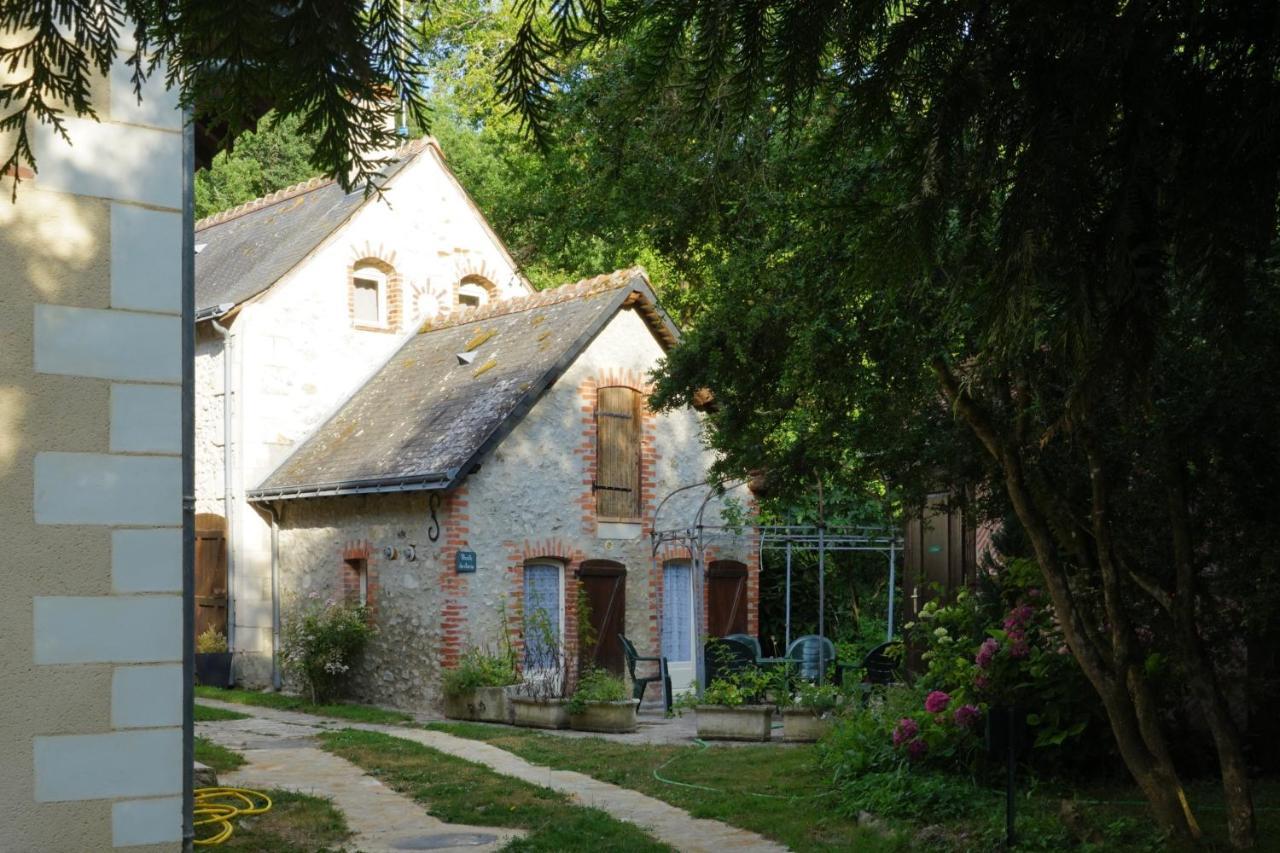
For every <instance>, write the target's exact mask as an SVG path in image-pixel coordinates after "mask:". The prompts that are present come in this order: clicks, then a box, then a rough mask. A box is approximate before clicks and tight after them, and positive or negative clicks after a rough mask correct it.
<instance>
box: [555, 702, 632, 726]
mask: <svg viewBox="0 0 1280 853" xmlns="http://www.w3.org/2000/svg"><path fill="white" fill-rule="evenodd" d="M639 704H640V701H639V700H638V699H623V700H622V701H620V702H588V703H587V707H586V710H584V711H583V712H582V713H581V714H570V715H569V727H570V728H572V729H576V730H577V731H580V732H606V733H612V734H619V733H622V732H634V731H635V730H636V707H637V706H638V705H639Z"/></svg>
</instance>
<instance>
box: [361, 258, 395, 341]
mask: <svg viewBox="0 0 1280 853" xmlns="http://www.w3.org/2000/svg"><path fill="white" fill-rule="evenodd" d="M389 279H390V276H388V274H387V271H386V270H384V269H383V268H382V267H381V266H376V265H374V264H372V263H369V262H361V263H358V264H356V265H355V267H354V268H353V269H352V271H351V322H352V323H353V324H354V325H356V326H361V327H364V328H370V329H385V328H387V326H388V325H389V321H388V313H389V303H390V292H389V291H390V287H389V284H390V281H389Z"/></svg>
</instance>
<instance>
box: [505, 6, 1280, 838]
mask: <svg viewBox="0 0 1280 853" xmlns="http://www.w3.org/2000/svg"><path fill="white" fill-rule="evenodd" d="M524 9H525V19H524V20H523V21H522V24H521V26H520V29H519V30H518V33H517V37H516V38H515V40H514V41H513V43H512V45H511V47H510V48H509V49H508V50H507V52H506V54H505V56H504V59H503V65H502V68H501V74H500V77H499V85H500V88H501V90H502V92H503V94H504V95H505V97H506V98H507V99H508V101H509V102H510V103H511V104H513V106H514V107H515V108H516V109H517V111H518V112H519V113H520V115H521V116H522V117H523V119H524V120H525V122H526V123H527V124H528V126H529V127H530V128H531V129H532V130H533V131H534V133H535V135H536V136H537V137H538V138H539V139H542V140H544V141H548V140H549V138H550V137H549V134H550V132H551V131H552V130H553V128H554V116H555V111H556V109H557V103H558V99H557V97H556V95H557V92H558V91H560V90H562V89H564V88H566V87H570V86H571V84H572V83H573V82H574V81H573V79H572V77H571V75H569V74H567V73H566V71H565V69H566V67H568V66H566V65H565V64H564V63H563V62H559V63H557V62H555V61H554V60H555V59H556V58H558V57H564V56H570V55H574V53H575V52H580V51H587V52H589V51H591V50H595V49H597V48H598V46H599V45H601V44H605V43H614V44H616V43H620V42H625V43H628V44H630V45H632V46H633V55H632V58H631V60H630V61H629V63H628V65H627V67H626V77H627V78H628V79H629V80H630V81H631V83H632V86H631V87H629V91H630V92H631V93H632V94H633V95H634V98H635V100H634V102H633V103H634V104H635V106H634V108H633V109H632V113H633V114H636V115H642V114H643V111H644V109H646V108H647V106H646V105H652V104H653V103H654V102H655V100H656V99H661V98H664V97H670V96H671V93H672V92H673V91H674V92H678V93H679V96H680V98H681V100H682V101H683V103H684V104H685V106H686V108H687V109H686V116H687V118H688V120H689V121H688V122H686V123H685V124H684V126H685V127H696V128H701V129H703V130H704V131H705V132H707V133H709V134H711V135H714V136H717V137H718V138H720V139H725V140H727V141H728V142H727V149H728V150H729V152H730V153H731V154H732V155H734V156H736V155H737V154H738V153H740V152H741V151H742V150H743V149H744V148H745V147H746V146H748V145H750V144H752V142H753V141H754V140H757V139H763V140H765V142H764V144H765V145H766V146H769V148H770V150H774V151H776V150H777V149H778V147H781V148H790V155H789V157H787V158H780V157H776V156H770V157H767V158H766V160H765V162H766V164H767V174H768V175H769V181H768V183H767V184H766V186H768V187H769V188H770V192H768V193H767V194H766V196H765V197H763V198H756V199H752V200H751V204H749V205H748V206H747V207H746V208H745V209H744V210H743V218H744V219H745V220H746V222H740V223H736V224H735V225H734V226H733V228H732V229H731V231H730V233H729V234H727V235H726V238H725V242H724V243H723V244H722V246H721V248H722V251H724V252H725V254H723V255H722V256H721V261H720V262H719V263H718V264H717V265H716V272H717V287H716V290H715V291H714V292H713V293H712V294H710V295H709V296H708V310H707V311H706V313H705V314H704V315H702V316H701V317H700V318H699V321H698V324H697V326H696V328H695V329H694V331H693V333H692V334H691V335H690V336H689V338H688V340H687V341H686V344H685V345H684V346H683V347H681V348H680V349H679V350H677V351H676V352H675V353H674V354H673V356H672V357H671V359H670V360H669V362H668V364H667V365H666V368H665V371H664V374H663V376H662V378H661V382H660V386H659V390H658V393H657V396H656V402H658V403H659V404H661V405H666V406H672V405H677V404H681V403H684V402H687V401H689V400H690V399H691V398H692V396H693V394H694V393H696V392H697V391H698V390H699V389H701V388H704V387H708V386H709V387H713V388H715V389H716V394H717V398H718V401H719V410H718V412H716V413H715V414H714V415H713V417H712V419H711V424H712V431H713V441H714V443H715V444H716V446H717V447H718V448H720V449H721V450H722V451H724V453H725V459H724V462H723V466H722V467H724V468H725V469H727V470H736V471H738V472H742V471H745V470H748V469H751V468H754V467H757V466H760V465H761V464H767V465H769V466H770V467H771V469H772V470H773V471H774V472H775V475H776V476H778V477H779V478H780V479H782V480H784V481H789V482H792V483H798V482H807V481H809V480H810V479H811V477H812V476H813V473H814V472H815V471H819V472H826V473H831V472H842V473H845V474H848V475H851V476H852V477H854V478H855V479H861V478H866V477H870V476H879V477H883V478H884V479H885V480H886V481H888V482H890V483H893V484H894V485H895V488H898V489H900V490H902V491H903V492H904V493H910V492H911V491H913V490H914V491H917V492H918V491H920V490H922V489H923V488H924V487H925V486H926V484H927V483H930V482H932V483H937V482H938V481H939V480H948V479H953V478H954V479H967V480H969V481H970V482H972V481H973V480H974V479H975V478H976V479H978V480H979V481H980V482H982V483H985V484H986V485H987V487H988V493H989V494H990V495H991V496H992V502H993V503H1001V502H1003V503H1005V504H1006V505H1008V506H1010V507H1011V508H1012V510H1013V511H1014V513H1015V514H1016V516H1017V518H1018V520H1019V522H1020V524H1021V526H1022V527H1023V528H1024V530H1025V532H1026V534H1027V536H1028V539H1029V541H1030V543H1031V546H1032V548H1033V550H1034V553H1035V557H1036V559H1037V561H1038V563H1039V565H1040V569H1041V571H1042V572H1043V575H1044V583H1045V588H1046V589H1047V590H1048V591H1049V593H1050V595H1051V598H1052V601H1053V604H1054V607H1055V610H1056V612H1057V615H1058V618H1059V620H1060V621H1061V623H1062V626H1063V630H1064V634H1065V636H1066V640H1067V643H1068V645H1069V647H1070V649H1071V651H1072V653H1073V654H1074V656H1075V657H1076V659H1077V660H1078V661H1079V663H1080V665H1081V668H1082V670H1083V671H1084V673H1085V675H1086V677H1087V678H1088V679H1089V681H1090V683H1091V684H1092V686H1093V688H1094V689H1095V690H1096V691H1097V693H1098V695H1099V697H1100V698H1101V700H1102V703H1103V705H1104V707H1105V708H1106V712H1107V716H1108V718H1109V721H1110V724H1111V727H1112V730H1113V732H1114V734H1115V737H1116V742H1117V745H1118V748H1119V751H1120V753H1121V755H1122V757H1123V759H1124V761H1125V763H1126V765H1127V766H1128V768H1129V770H1130V772H1131V773H1132V775H1133V777H1134V778H1135V780H1136V781H1137V783H1138V784H1139V786H1140V787H1141V788H1142V790H1143V792H1144V793H1145V795H1146V797H1147V799H1148V800H1149V802H1150V803H1151V807H1152V810H1153V813H1154V814H1155V816H1156V818H1157V819H1158V820H1159V821H1160V823H1161V824H1162V825H1163V826H1164V827H1165V828H1166V829H1167V830H1168V831H1169V832H1170V833H1171V834H1172V835H1173V836H1174V837H1175V838H1178V839H1183V840H1186V839H1194V838H1197V837H1198V836H1199V834H1200V831H1199V828H1198V825H1197V821H1196V818H1195V816H1194V814H1193V813H1192V811H1191V808H1190V806H1189V804H1188V803H1187V800H1186V797H1185V794H1184V791H1183V788H1182V785H1181V782H1180V779H1179V775H1178V771H1177V769H1176V767H1175V765H1174V762H1173V758H1172V754H1171V753H1172V751H1171V745H1170V741H1169V736H1168V731H1167V727H1166V725H1165V722H1166V721H1165V718H1164V715H1163V714H1162V712H1161V708H1160V707H1159V705H1158V701H1157V695H1156V692H1155V690H1154V688H1153V685H1152V681H1151V677H1150V674H1151V673H1150V664H1151V662H1152V660H1153V658H1155V657H1169V658H1171V659H1173V660H1174V661H1176V664H1177V667H1178V671H1179V675H1180V677H1181V679H1182V681H1183V683H1184V684H1185V685H1186V688H1187V689H1188V691H1189V692H1190V695H1191V697H1192V698H1193V700H1194V702H1195V703H1196V706H1197V708H1198V710H1199V713H1200V716H1201V717H1202V719H1203V720H1204V723H1205V725H1206V726H1207V727H1208V728H1209V730H1210V733H1211V735H1212V739H1213V742H1214V745H1215V748H1216V752H1217V755H1218V760H1219V766H1220V770H1221V773H1222V779H1223V788H1224V792H1225V796H1226V801H1227V806H1228V827H1229V832H1230V837H1231V840H1232V843H1233V844H1234V845H1236V846H1238V847H1248V846H1251V845H1252V843H1253V841H1254V820H1253V809H1252V801H1251V796H1250V784H1249V775H1248V768H1247V764H1246V760H1245V756H1244V751H1243V747H1242V739H1241V733H1240V731H1239V730H1238V728H1237V726H1236V723H1235V720H1234V719H1233V717H1232V714H1231V712H1230V708H1229V707H1228V704H1227V701H1226V699H1225V696H1224V690H1223V688H1222V680H1223V679H1224V678H1225V677H1227V675H1228V673H1229V671H1230V670H1229V663H1230V661H1231V659H1232V653H1233V650H1234V649H1236V648H1238V646H1237V644H1236V642H1235V641H1236V639H1238V637H1239V634H1240V632H1241V631H1242V630H1243V631H1249V630H1252V629H1254V628H1256V626H1257V625H1258V624H1259V622H1260V623H1261V624H1265V622H1266V620H1268V619H1269V618H1271V617H1272V616H1273V615H1274V614H1275V613H1276V598H1277V579H1278V578H1277V564H1278V562H1280V554H1278V553H1277V545H1276V543H1275V542H1274V537H1273V536H1271V534H1270V531H1269V528H1270V526H1271V525H1270V520H1269V507H1270V500H1269V497H1270V496H1271V495H1274V494H1275V492H1276V488H1277V487H1278V486H1280V444H1278V442H1280V438H1278V436H1277V433H1276V430H1275V424H1277V423H1280V387H1278V382H1277V376H1276V373H1275V370H1274V366H1275V364H1277V363H1280V338H1278V337H1277V336H1276V335H1275V331H1274V330H1275V328H1276V327H1277V322H1278V321H1280V276H1277V266H1276V262H1277V252H1276V248H1277V223H1276V211H1277V186H1278V183H1277V182H1278V180H1280V170H1278V166H1280V156H1277V155H1280V150H1277V148H1278V147H1280V134H1277V133H1276V132H1275V128H1276V127H1277V126H1278V122H1277V120H1278V119H1280V84H1278V82H1277V81H1278V80H1280V74H1278V73H1277V72H1278V71H1280V67H1278V57H1280V28H1278V27H1277V22H1276V18H1275V13H1274V7H1273V6H1271V5H1270V4H1263V3H1237V4H1230V5H1229V6H1222V5H1217V4H1185V3H1174V2H1168V0H1165V2H1147V3H1132V2H1112V3H1093V4H1081V3H1033V4H1028V3H1009V2H995V3H991V2H978V0H961V2H941V0H936V1H935V0H922V2H919V3H915V4H910V5H902V4H898V3H774V2H746V0H730V2H726V3H715V4H712V3H700V2H692V0H671V2H664V3H647V2H645V3H641V2H635V0H616V2H609V3H605V2H596V3H585V4H574V3H570V4H544V3H539V2H536V0H535V2H530V3H528V4H525V7H524ZM690 122H692V124H690ZM726 129H727V130H728V133H727V134H724V133H723V131H724V130H726ZM757 214H758V215H757ZM1246 602H1247V603H1248V609H1247V611H1246V610H1245V607H1246ZM1255 620H1257V621H1255ZM1215 662H1217V663H1220V664H1223V665H1222V666H1219V665H1215Z"/></svg>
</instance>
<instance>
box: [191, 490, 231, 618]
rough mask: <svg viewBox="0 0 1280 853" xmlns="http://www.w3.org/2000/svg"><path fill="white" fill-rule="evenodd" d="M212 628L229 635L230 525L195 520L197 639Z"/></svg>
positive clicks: (205, 517) (216, 518)
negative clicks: (228, 553)
mask: <svg viewBox="0 0 1280 853" xmlns="http://www.w3.org/2000/svg"><path fill="white" fill-rule="evenodd" d="M210 628H214V629H216V630H218V631H220V632H221V633H222V635H223V636H224V637H225V636H226V635H227V522H226V520H225V519H223V517H222V516H220V515H212V514H209V513H200V514H199V515H197V516H196V636H197V637H198V636H200V635H201V634H203V633H204V632H205V631H207V630H208V629H210Z"/></svg>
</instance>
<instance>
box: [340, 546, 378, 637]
mask: <svg viewBox="0 0 1280 853" xmlns="http://www.w3.org/2000/svg"><path fill="white" fill-rule="evenodd" d="M361 561H363V563H364V570H365V574H366V575H367V576H368V584H367V589H366V592H367V595H366V598H365V600H366V602H367V605H368V608H369V615H370V616H372V617H374V618H376V617H377V615H378V567H377V565H376V563H375V561H374V558H373V546H372V545H371V544H370V543H369V541H368V540H367V539H365V540H356V541H353V542H348V543H346V544H345V545H343V546H342V561H341V562H340V563H339V568H338V591H339V594H340V595H341V596H342V599H343V600H344V601H352V602H359V601H360V572H359V569H358V566H359V565H360V563H361Z"/></svg>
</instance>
